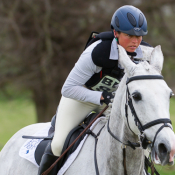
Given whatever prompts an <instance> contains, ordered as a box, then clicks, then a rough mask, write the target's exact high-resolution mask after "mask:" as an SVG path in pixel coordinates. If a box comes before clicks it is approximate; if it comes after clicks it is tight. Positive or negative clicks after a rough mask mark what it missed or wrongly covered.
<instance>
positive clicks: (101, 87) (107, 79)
mask: <svg viewBox="0 0 175 175" xmlns="http://www.w3.org/2000/svg"><path fill="white" fill-rule="evenodd" d="M119 83H120V81H119V80H117V79H116V78H114V77H111V76H109V75H106V76H104V77H103V78H102V79H101V80H100V81H99V82H98V84H96V85H94V86H92V87H91V89H92V90H94V91H108V92H113V91H115V90H117V87H118V86H117V85H118V84H119Z"/></svg>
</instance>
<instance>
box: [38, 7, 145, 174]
mask: <svg viewBox="0 0 175 175" xmlns="http://www.w3.org/2000/svg"><path fill="white" fill-rule="evenodd" d="M111 29H112V32H111V33H112V34H113V37H114V38H113V39H112V40H111V41H108V40H101V39H99V40H98V41H96V42H94V43H93V44H91V45H90V46H88V47H87V48H86V49H85V50H84V52H83V53H82V54H81V56H80V58H79V60H78V61H77V63H76V64H75V66H74V68H73V69H72V71H71V72H70V74H69V76H68V77H67V79H66V81H65V83H64V85H63V88H62V98H61V100H60V103H59V108H58V111H57V114H56V124H55V135H54V138H53V141H52V142H51V143H49V144H48V146H47V147H46V150H45V153H44V155H43V157H42V160H41V163H40V168H39V172H38V174H39V175H41V174H42V173H43V172H44V171H45V170H46V169H48V168H49V167H50V166H51V164H53V163H54V161H55V160H56V159H57V158H58V157H59V156H60V155H61V151H62V148H63V144H64V142H65V139H66V136H67V135H68V133H69V132H70V131H71V130H72V129H73V128H74V127H76V126H77V125H78V124H79V123H81V122H82V121H83V120H84V118H85V117H86V116H87V115H88V114H89V113H90V112H91V111H96V112H100V111H101V110H102V109H103V108H104V107H105V106H106V105H108V104H109V103H110V99H111V98H113V94H112V91H114V90H116V87H117V86H115V85H117V84H118V83H119V81H120V80H121V78H122V76H123V74H124V73H123V69H122V67H121V66H120V64H118V55H119V54H118V46H117V45H118V44H119V45H121V46H123V48H124V49H125V50H126V51H127V53H128V55H129V56H130V57H131V58H132V60H133V61H134V59H142V57H143V54H142V51H143V49H144V47H140V44H141V42H142V36H144V35H146V34H147V21H146V18H145V16H144V14H143V13H142V12H141V11H140V10H139V9H138V8H136V7H134V6H130V5H125V6H122V7H120V8H119V9H117V10H116V11H115V13H114V15H113V17H112V20H111ZM54 171H55V170H54V169H52V171H51V173H50V174H51V175H53V174H56V172H54Z"/></svg>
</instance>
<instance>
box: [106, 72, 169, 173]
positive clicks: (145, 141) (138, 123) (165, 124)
mask: <svg viewBox="0 0 175 175" xmlns="http://www.w3.org/2000/svg"><path fill="white" fill-rule="evenodd" d="M148 79H149V80H153V79H160V80H162V79H163V76H161V75H141V76H134V77H131V78H128V79H127V82H126V85H127V89H126V104H125V117H126V119H127V123H128V127H129V129H130V130H131V128H130V126H129V122H128V106H129V108H130V110H131V113H132V115H133V117H134V121H135V124H136V126H137V127H138V129H139V131H140V135H139V140H140V141H139V142H138V143H134V142H130V141H129V140H128V141H127V143H124V142H123V141H121V140H120V139H119V138H118V137H117V136H116V135H114V134H113V133H112V131H111V129H110V127H109V122H110V118H109V120H108V124H107V129H108V132H109V133H110V135H111V136H112V137H113V138H114V139H116V140H117V141H119V142H120V143H122V144H123V157H124V159H123V166H124V174H125V175H127V170H126V158H125V156H126V150H125V148H126V146H130V147H131V148H133V149H136V147H142V148H143V149H146V148H147V147H148V145H149V144H152V148H153V147H154V143H155V140H156V138H157V135H158V134H159V132H160V131H161V130H162V129H163V128H164V127H170V128H171V129H172V127H171V126H170V125H168V123H170V124H171V120H170V119H168V118H161V119H157V120H153V121H151V122H149V123H147V124H145V125H142V123H141V121H140V120H139V118H138V116H137V113H136V111H135V109H134V106H133V102H132V98H131V95H130V92H129V88H128V84H129V83H130V82H132V81H136V80H148ZM161 123H162V124H163V125H162V126H161V127H160V128H159V129H158V130H157V132H156V134H155V136H154V139H153V141H152V142H151V141H149V140H148V139H147V138H146V136H145V134H144V131H145V130H146V129H148V128H150V127H152V126H155V125H157V124H161ZM131 131H132V130H131ZM132 132H133V131H132ZM133 133H134V132H133ZM155 173H156V174H159V173H158V172H157V171H156V172H155Z"/></svg>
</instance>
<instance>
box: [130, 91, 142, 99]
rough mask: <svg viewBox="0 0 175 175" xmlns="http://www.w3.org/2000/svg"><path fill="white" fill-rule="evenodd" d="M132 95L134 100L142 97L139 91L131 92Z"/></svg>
mask: <svg viewBox="0 0 175 175" xmlns="http://www.w3.org/2000/svg"><path fill="white" fill-rule="evenodd" d="M132 97H133V99H134V100H135V101H139V100H141V99H142V96H141V94H140V93H139V92H134V93H133V94H132Z"/></svg>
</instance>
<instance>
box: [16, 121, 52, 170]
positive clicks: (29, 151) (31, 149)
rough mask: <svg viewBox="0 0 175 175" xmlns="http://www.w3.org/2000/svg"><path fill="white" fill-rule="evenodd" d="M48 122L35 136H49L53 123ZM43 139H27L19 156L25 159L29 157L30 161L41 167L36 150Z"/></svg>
mask: <svg viewBox="0 0 175 175" xmlns="http://www.w3.org/2000/svg"><path fill="white" fill-rule="evenodd" d="M46 124H47V125H46V127H44V128H43V129H41V130H40V131H38V132H36V133H35V134H34V135H33V136H47V135H48V131H49V129H50V127H51V123H50V122H49V123H46ZM42 140H43V139H27V141H26V142H25V143H24V144H23V145H22V147H21V148H20V150H19V156H20V157H22V158H24V159H27V160H28V161H30V162H31V163H33V164H34V165H36V166H37V167H39V166H38V164H37V163H36V161H35V150H36V147H37V146H38V144H39V143H40V142H41V141H42Z"/></svg>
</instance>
